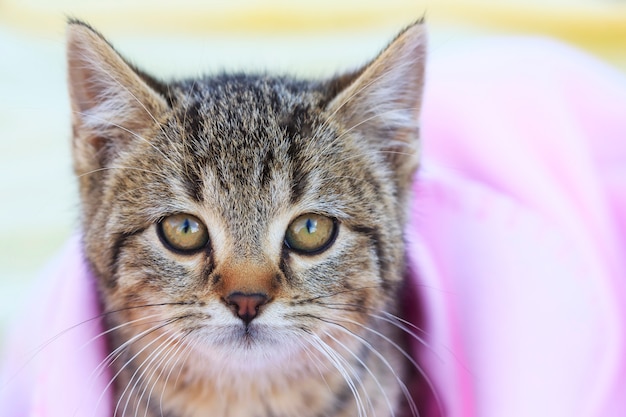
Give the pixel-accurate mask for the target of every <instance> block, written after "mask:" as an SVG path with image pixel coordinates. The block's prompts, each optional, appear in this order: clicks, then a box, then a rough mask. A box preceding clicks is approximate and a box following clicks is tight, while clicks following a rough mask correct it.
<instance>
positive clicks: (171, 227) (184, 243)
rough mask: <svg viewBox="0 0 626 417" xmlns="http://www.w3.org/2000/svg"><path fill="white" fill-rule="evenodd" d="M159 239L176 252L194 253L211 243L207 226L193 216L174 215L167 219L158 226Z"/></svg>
mask: <svg viewBox="0 0 626 417" xmlns="http://www.w3.org/2000/svg"><path fill="white" fill-rule="evenodd" d="M157 228H158V231H159V237H160V238H161V240H162V241H163V242H164V243H165V245H166V246H167V247H168V248H169V249H170V250H173V251H175V252H182V253H193V252H196V251H198V250H200V249H202V248H204V247H205V246H206V245H207V243H208V242H209V232H208V230H207V228H206V226H205V225H204V224H203V223H202V222H201V221H200V219H198V218H197V217H195V216H192V215H191V214H174V215H172V216H169V217H166V218H164V219H163V220H161V222H160V223H159V224H158V226H157Z"/></svg>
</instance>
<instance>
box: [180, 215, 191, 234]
mask: <svg viewBox="0 0 626 417" xmlns="http://www.w3.org/2000/svg"><path fill="white" fill-rule="evenodd" d="M180 230H181V232H183V233H184V234H187V233H189V232H191V224H189V219H185V221H184V222H183V224H182V226H181V228H180Z"/></svg>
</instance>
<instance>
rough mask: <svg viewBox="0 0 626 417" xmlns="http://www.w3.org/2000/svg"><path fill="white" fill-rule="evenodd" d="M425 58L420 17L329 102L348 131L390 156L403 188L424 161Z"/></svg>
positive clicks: (423, 30)
mask: <svg viewBox="0 0 626 417" xmlns="http://www.w3.org/2000/svg"><path fill="white" fill-rule="evenodd" d="M425 56H426V29H425V27H424V24H423V22H421V21H420V22H417V23H415V24H413V25H412V26H409V27H408V28H407V29H405V30H404V31H403V32H401V33H400V34H399V35H398V36H397V37H396V39H395V40H393V41H392V42H391V44H389V46H388V47H387V48H386V49H385V50H384V51H383V52H382V53H381V54H380V55H379V56H378V57H377V58H376V59H374V61H372V62H371V63H370V64H369V65H367V66H366V67H364V68H363V69H362V70H361V71H359V72H358V73H357V74H356V75H355V76H354V77H353V79H352V80H351V81H350V82H349V83H347V86H346V87H345V88H343V89H342V90H341V91H340V93H339V94H338V95H337V96H336V97H335V98H334V99H333V100H332V101H331V102H330V103H329V105H328V111H330V112H331V114H333V115H334V116H333V117H334V118H336V119H339V120H340V122H341V123H342V124H343V125H344V126H345V129H346V130H349V131H350V132H351V133H353V134H357V135H359V136H360V137H361V139H362V140H367V141H372V144H373V146H374V149H379V150H380V151H381V152H383V153H384V154H385V157H386V159H387V160H388V161H389V162H390V164H391V168H392V169H393V170H394V172H395V174H396V178H397V180H398V186H399V187H400V188H405V187H407V186H408V185H409V184H410V182H411V177H412V175H413V173H414V171H415V170H416V168H417V166H418V163H419V120H418V119H419V114H420V108H421V102H422V91H423V86H424V66H425ZM341 82H342V83H345V79H344V80H342V81H341Z"/></svg>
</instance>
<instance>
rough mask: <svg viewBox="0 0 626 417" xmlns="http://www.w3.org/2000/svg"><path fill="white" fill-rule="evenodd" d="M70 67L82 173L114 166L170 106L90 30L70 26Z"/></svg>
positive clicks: (76, 149)
mask: <svg viewBox="0 0 626 417" xmlns="http://www.w3.org/2000/svg"><path fill="white" fill-rule="evenodd" d="M67 66H68V85H69V93H70V101H71V106H72V127H73V134H74V138H73V149H74V160H75V161H74V162H75V168H76V171H77V173H79V174H83V173H86V172H91V171H93V170H98V169H101V168H105V167H107V166H109V165H110V164H111V163H112V161H113V160H114V159H115V157H116V156H117V155H119V154H120V153H121V152H123V151H124V149H125V148H127V147H128V146H129V145H131V144H132V143H133V142H137V141H138V140H140V141H141V140H145V137H144V134H145V133H146V132H148V131H150V130H153V129H154V128H155V126H158V119H159V116H160V115H162V114H163V113H164V112H165V111H166V110H167V108H168V104H167V101H166V100H165V98H164V97H163V96H162V95H161V94H159V93H158V92H157V91H156V90H155V89H154V88H152V87H151V86H150V85H149V84H148V82H146V78H145V76H144V75H143V74H140V73H139V72H138V71H137V70H135V69H134V68H133V67H132V66H131V65H129V64H128V63H127V62H126V61H125V60H124V59H123V58H122V57H121V56H120V54H118V53H117V52H116V51H115V49H113V47H112V46H111V45H110V44H109V43H108V42H107V41H106V40H105V39H104V37H102V35H100V34H99V33H98V32H96V31H95V30H94V29H92V28H91V27H90V26H89V25H87V24H85V23H83V22H80V21H76V20H71V21H70V22H69V24H68V27H67Z"/></svg>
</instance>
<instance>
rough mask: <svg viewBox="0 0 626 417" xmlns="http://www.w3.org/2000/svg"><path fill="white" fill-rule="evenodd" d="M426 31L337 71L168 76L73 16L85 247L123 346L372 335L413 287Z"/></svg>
mask: <svg viewBox="0 0 626 417" xmlns="http://www.w3.org/2000/svg"><path fill="white" fill-rule="evenodd" d="M423 43H424V41H423V34H422V29H421V27H419V26H414V27H412V28H410V29H409V30H407V31H405V32H404V33H403V34H401V35H400V36H399V37H398V38H397V39H396V41H394V43H392V44H391V46H390V47H389V48H388V49H387V50H386V51H385V52H384V53H383V54H381V56H379V57H378V58H377V59H376V60H375V61H374V62H373V63H372V64H370V65H369V66H368V67H366V68H364V69H363V70H361V71H359V72H357V73H355V74H353V75H349V76H345V77H342V78H340V79H335V80H330V81H328V82H303V81H294V80H291V79H284V78H271V77H266V76H244V75H233V76H218V77H213V78H202V79H195V80H188V81H183V82H174V83H169V84H161V83H159V82H156V81H154V80H153V79H151V78H148V77H147V76H145V75H143V74H141V73H138V72H137V71H135V70H134V69H133V68H131V67H130V66H128V65H127V64H126V63H125V62H124V61H123V60H122V59H121V58H120V57H119V55H118V54H117V53H116V52H115V51H114V50H113V49H112V48H111V47H110V46H109V45H108V44H107V43H106V42H105V41H104V40H103V39H102V38H101V37H100V36H99V35H98V34H97V33H95V32H93V31H92V30H91V29H90V28H88V27H86V26H84V25H82V24H79V23H74V24H72V25H70V30H69V48H68V51H69V68H70V91H71V96H72V103H73V110H74V121H73V123H74V155H75V167H76V172H77V175H78V176H79V179H80V190H81V197H82V203H83V233H84V244H85V253H86V256H87V258H88V260H89V262H90V264H91V266H92V268H93V270H94V272H95V275H96V276H97V278H98V280H99V286H100V289H101V293H102V298H103V304H104V306H105V310H106V312H114V313H110V314H109V315H108V325H109V327H111V328H115V330H114V333H115V334H116V337H115V338H114V340H115V342H114V345H123V344H124V343H125V342H128V341H130V342H128V346H126V348H128V349H129V350H130V351H132V352H134V353H137V354H140V355H146V354H147V352H150V351H155V350H157V349H172V350H173V349H178V352H180V353H181V354H182V353H184V354H185V355H188V356H189V357H191V358H195V359H196V360H199V361H204V362H206V363H213V362H214V361H219V362H220V363H221V364H222V365H223V366H226V367H231V368H232V369H252V368H254V369H260V368H268V367H276V366H283V365H285V366H286V367H291V368H293V363H300V362H301V361H300V359H302V358H305V357H307V355H310V354H311V352H318V351H323V350H324V346H326V345H327V346H331V347H333V346H334V347H335V348H337V346H340V345H342V344H345V346H347V347H350V346H358V345H359V344H360V343H361V342H360V341H359V339H358V337H359V336H355V335H362V334H364V333H365V330H364V329H365V328H366V327H367V326H368V323H370V322H371V321H372V320H373V317H375V316H376V315H378V314H379V313H380V312H381V311H385V310H394V309H395V307H394V306H395V305H396V304H397V298H398V296H399V294H398V290H399V288H400V287H401V284H402V278H403V273H404V247H403V237H402V228H403V225H404V213H405V210H406V208H405V205H406V200H407V192H408V188H409V187H410V178H411V175H412V173H413V171H414V169H415V168H416V166H417V150H416V149H417V136H418V135H417V133H418V132H417V122H416V120H417V115H418V112H419V100H420V94H421V86H422V79H423V48H424V45H423ZM114 347H115V346H114ZM143 349H145V350H143ZM294 359H297V360H294ZM191 363H192V366H193V361H191ZM198 372H201V371H198Z"/></svg>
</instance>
